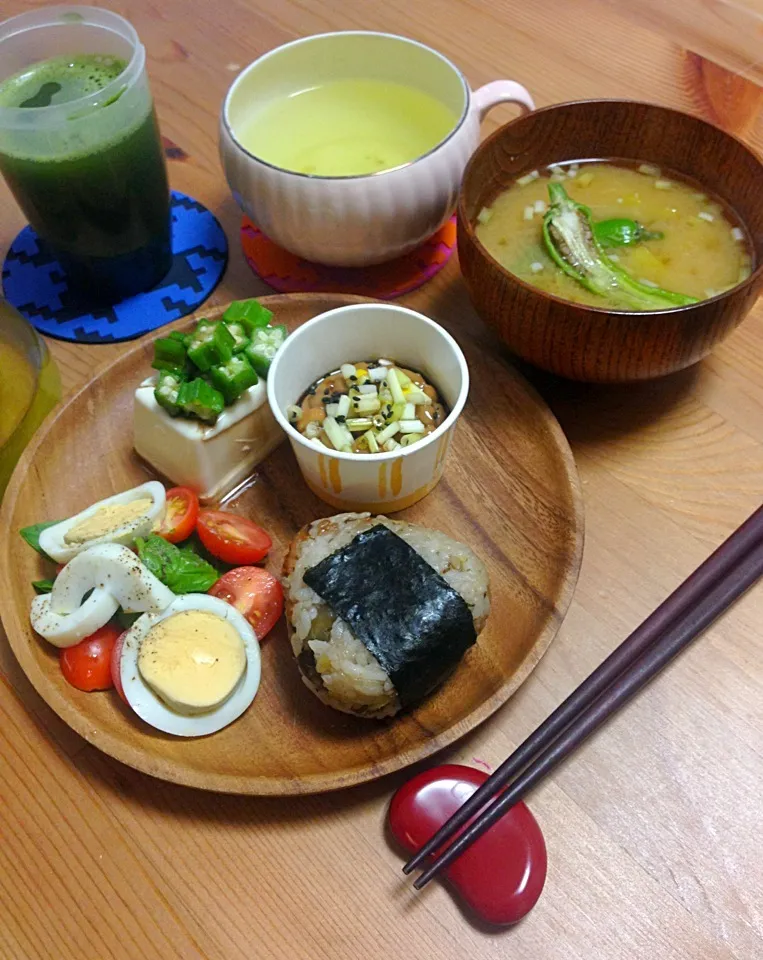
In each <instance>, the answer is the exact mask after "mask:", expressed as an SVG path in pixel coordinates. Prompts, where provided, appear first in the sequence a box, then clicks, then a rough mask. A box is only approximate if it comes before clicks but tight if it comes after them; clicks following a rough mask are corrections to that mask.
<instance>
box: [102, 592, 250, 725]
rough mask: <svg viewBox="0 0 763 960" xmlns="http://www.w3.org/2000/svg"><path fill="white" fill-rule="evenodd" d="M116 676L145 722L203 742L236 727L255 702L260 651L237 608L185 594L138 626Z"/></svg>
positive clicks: (128, 636)
mask: <svg viewBox="0 0 763 960" xmlns="http://www.w3.org/2000/svg"><path fill="white" fill-rule="evenodd" d="M119 671H120V679H121V681H122V688H123V691H124V696H125V699H126V700H127V702H128V703H129V705H130V706H131V707H132V709H133V710H134V711H135V712H136V713H137V714H138V716H139V717H141V719H143V720H145V722H146V723H148V724H150V725H151V726H152V727H156V729H157V730H162V731H163V732H164V733H171V734H174V735H175V736H178V737H203V736H206V735H207V734H210V733H216V732H217V731H218V730H222V728H223V727H227V726H228V724H230V723H233V721H234V720H236V719H238V717H240V716H241V714H242V713H243V712H244V711H245V710H246V709H247V707H249V705H250V704H251V703H252V701H253V700H254V697H255V694H256V693H257V689H258V687H259V685H260V646H259V643H258V642H257V638H256V637H255V635H254V631H253V630H252V628H251V626H250V625H249V623H248V622H247V621H246V619H245V618H244V617H243V616H242V615H241V614H240V613H239V612H238V610H236V609H235V607H232V606H231V605H230V604H228V603H226V602H225V601H224V600H218V599H217V598H216V597H208V596H207V595H206V594H201V593H188V594H185V595H184V596H180V597H177V598H176V599H175V600H173V601H172V603H171V604H170V605H169V606H168V607H167V608H166V609H165V610H163V611H162V612H161V613H159V614H146V615H144V616H142V617H140V619H139V620H136V621H135V623H134V624H133V626H132V627H131V628H130V630H129V631H128V632H127V634H126V635H125V637H124V641H123V645H122V652H121V657H120V661H119Z"/></svg>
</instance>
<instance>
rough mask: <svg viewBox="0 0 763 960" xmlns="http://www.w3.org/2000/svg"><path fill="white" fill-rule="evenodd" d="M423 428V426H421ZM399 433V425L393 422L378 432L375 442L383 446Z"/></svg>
mask: <svg viewBox="0 0 763 960" xmlns="http://www.w3.org/2000/svg"><path fill="white" fill-rule="evenodd" d="M422 426H423V424H422ZM399 431H400V424H399V422H397V421H393V422H392V423H390V424H389V426H386V427H385V428H384V429H383V430H380V431H379V433H378V434H377V435H376V442H377V443H378V444H380V445H382V446H383V445H384V444H385V443H386V442H387V441H388V440H390V439H391V438H392V437H394V436H395V434H396V433H398V432H399Z"/></svg>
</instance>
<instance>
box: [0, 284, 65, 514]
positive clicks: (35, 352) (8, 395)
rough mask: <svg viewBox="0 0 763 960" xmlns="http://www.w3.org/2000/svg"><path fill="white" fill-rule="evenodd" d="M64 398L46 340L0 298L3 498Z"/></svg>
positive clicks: (0, 490)
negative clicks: (31, 444) (19, 463)
mask: <svg viewBox="0 0 763 960" xmlns="http://www.w3.org/2000/svg"><path fill="white" fill-rule="evenodd" d="M60 398H61V381H60V378H59V376H58V370H57V368H56V365H55V363H54V362H53V358H52V357H51V356H50V353H49V352H48V348H47V347H46V346H45V343H44V342H43V340H42V339H41V338H40V337H39V336H38V335H37V333H36V332H35V331H34V329H33V328H32V327H31V326H30V325H29V324H28V323H27V322H26V320H24V318H23V317H22V316H21V314H19V313H17V312H16V310H14V309H13V307H11V306H10V305H9V304H7V303H6V302H5V301H4V300H0V498H2V495H3V493H4V492H5V488H6V486H7V485H8V481H9V479H10V476H11V473H12V472H13V468H14V467H15V466H16V461H17V460H18V458H19V457H20V456H21V453H22V451H23V450H24V447H25V446H26V445H27V444H28V443H29V441H30V440H31V438H32V435H33V434H34V432H35V430H37V428H38V427H39V426H40V424H41V423H42V421H43V420H44V419H45V417H46V416H47V414H48V413H49V412H50V410H52V409H53V407H54V406H55V405H56V403H57V402H58V401H59V399H60Z"/></svg>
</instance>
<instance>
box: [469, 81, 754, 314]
mask: <svg viewBox="0 0 763 960" xmlns="http://www.w3.org/2000/svg"><path fill="white" fill-rule="evenodd" d="M601 104H619V105H620V106H623V107H625V106H639V107H648V108H649V109H651V110H656V111H658V112H660V113H665V114H671V115H673V116H678V117H682V118H685V119H688V120H691V121H692V122H693V123H697V124H699V125H701V126H703V127H706V128H708V129H710V130H713V131H715V132H716V133H720V134H721V135H722V136H724V137H727V138H728V139H729V140H733V141H734V142H735V143H736V144H737V145H738V146H739V147H741V148H742V149H743V150H744V151H746V153H748V154H749V155H750V157H751V159H752V160H754V161H755V162H756V163H757V164H758V167H759V168H760V173H761V178H763V158H761V157H760V156H759V155H758V154H757V153H756V152H755V151H754V150H753V149H752V148H751V147H749V146H748V145H747V144H746V143H744V141H743V140H741V139H740V138H739V137H737V136H736V135H735V134H733V133H729V132H728V131H726V130H722V129H721V128H720V127H717V126H716V125H715V124H713V123H710V122H709V121H708V120H703V119H702V118H701V117H695V116H694V115H693V114H691V113H686V112H685V111H683V110H675V109H674V108H673V107H664V106H662V105H661V104H659V103H650V102H649V101H648V100H625V99H621V98H619V97H597V98H594V99H583V100H565V101H563V102H562V103H552V104H549V105H548V106H547V107H539V108H538V109H537V110H533V111H531V112H530V113H525V114H522V115H521V116H519V117H515V118H514V119H513V120H510V121H509V122H508V123H504V124H503V126H500V127H498V129H497V130H494V131H493V133H491V134H490V136H489V137H487V138H486V139H485V140H483V141H482V143H481V144H480V145H479V146H478V147H477V149H476V150H475V151H474V153H473V154H472V155H471V157H470V158H469V162H468V163H467V165H466V169H465V170H464V175H463V177H462V179H461V189H460V190H459V194H458V206H457V230H458V231H459V232H463V233H464V234H465V235H466V236H467V237H468V239H469V242H470V243H471V244H472V245H473V246H474V247H475V249H476V250H477V252H478V253H479V254H480V256H481V257H482V258H483V259H484V260H486V261H487V262H488V263H489V265H490V267H491V268H493V269H495V270H497V271H498V272H499V273H500V274H502V275H503V277H504V278H505V279H506V280H509V281H512V282H513V283H515V284H517V285H518V286H520V287H522V288H523V289H524V290H525V291H527V292H528V293H533V294H535V295H536V296H538V297H540V298H541V299H543V300H548V301H551V302H552V303H557V304H559V305H560V306H562V307H565V308H567V309H568V310H574V311H575V312H580V313H581V314H585V315H591V314H593V316H594V317H596V318H597V319H599V318H601V322H606V319H607V318H609V317H611V318H613V319H614V320H619V319H621V318H632V317H634V316H638V317H639V318H641V319H651V318H652V317H656V318H659V319H663V318H664V317H665V316H668V317H678V316H682V315H683V314H686V313H691V311H693V310H697V309H698V308H700V307H704V306H706V305H707V304H710V303H719V302H722V301H724V300H726V299H729V298H731V297H735V298H736V297H737V296H738V295H740V294H741V293H743V292H747V290H748V288H750V287H752V286H755V285H758V284H759V283H760V281H761V280H763V257H761V258H760V263H759V264H758V265H757V267H756V268H755V269H754V270H753V271H752V273H751V274H750V275H749V277H747V278H746V279H744V280H742V282H741V283H738V284H737V285H736V286H734V287H732V288H731V289H730V290H725V291H724V292H723V293H719V294H716V296H714V297H708V298H707V299H706V300H700V301H699V302H698V303H689V304H686V305H684V306H681V307H670V308H668V309H666V310H607V309H605V308H604V307H593V306H589V305H588V304H584V303H575V302H574V301H573V300H565V299H564V298H563V297H557V296H556V295H555V294H553V293H549V292H548V291H546V290H541V289H540V288H538V287H534V286H533V285H532V284H531V283H527V281H526V280H523V279H522V278H521V277H518V276H517V275H516V274H514V273H512V272H511V270H507V269H506V267H504V266H503V265H502V264H500V263H499V262H498V261H497V260H496V259H495V257H494V256H493V255H492V254H491V253H490V252H489V251H488V250H487V248H486V247H485V246H484V244H482V242H481V241H480V240H479V239H478V237H477V234H476V232H475V229H474V225H473V224H472V222H471V220H470V219H469V217H468V216H467V215H466V210H465V206H466V184H467V181H468V179H469V177H470V175H471V171H472V168H473V165H475V164H476V162H477V159H478V158H479V157H480V156H482V155H484V154H485V153H487V152H488V150H490V149H492V148H493V146H494V145H495V144H496V143H498V142H499V141H500V140H501V138H502V137H503V136H504V135H505V134H506V131H507V130H508V129H509V127H513V126H515V125H516V124H520V123H522V122H523V121H527V120H529V119H530V118H531V117H534V116H537V115H538V114H539V113H553V112H554V111H556V110H561V109H565V108H567V107H578V106H599V105H601ZM645 162H648V158H647V160H646V161H645ZM519 176H521V173H520V174H519Z"/></svg>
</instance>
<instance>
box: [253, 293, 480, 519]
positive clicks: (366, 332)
mask: <svg viewBox="0 0 763 960" xmlns="http://www.w3.org/2000/svg"><path fill="white" fill-rule="evenodd" d="M380 359H384V360H388V361H391V362H393V363H394V364H395V365H396V366H398V367H401V368H405V369H408V370H411V371H416V372H417V373H420V374H421V375H422V376H423V377H424V379H425V380H426V382H427V383H428V384H430V385H431V386H433V387H434V388H435V390H436V391H437V393H438V394H439V397H440V400H441V401H442V403H443V404H444V406H445V411H446V415H445V418H444V419H443V421H442V422H441V423H440V424H439V426H437V427H436V429H434V430H433V431H432V432H431V433H429V434H427V435H426V436H422V437H421V438H420V439H418V440H417V441H416V442H415V443H412V444H411V445H410V446H401V447H399V448H398V449H395V450H391V451H380V452H378V453H355V452H344V451H338V450H335V449H331V448H330V447H329V446H326V445H325V444H323V443H321V442H319V441H316V440H315V439H309V438H308V437H306V436H305V435H303V434H302V433H301V432H300V431H299V430H298V429H297V428H296V426H294V425H293V424H292V423H291V422H290V421H289V416H288V408H289V407H290V406H292V405H295V404H299V402H300V401H301V399H302V398H303V397H304V395H305V392H306V391H307V390H308V388H309V387H310V386H311V385H312V384H315V383H316V382H317V381H318V380H320V378H322V377H324V376H326V375H327V374H330V373H334V372H335V371H338V370H339V369H340V368H341V366H342V364H346V363H359V362H361V361H367V362H369V363H374V362H376V361H378V360H380ZM468 393H469V369H468V367H467V364H466V359H465V358H464V355H463V353H462V352H461V348H460V347H459V346H458V344H457V343H456V341H455V340H454V339H453V337H452V336H451V335H450V334H449V333H448V332H447V331H446V330H444V329H443V328H442V327H441V326H439V324H437V323H435V322H434V321H433V320H430V319H429V318H428V317H425V316H424V315H423V314H421V313H416V312H415V311H414V310H408V309H407V308H405V307H399V306H395V305H392V304H376V303H364V304H353V305H351V306H346V307H339V308H337V309H335V310H329V311H327V312H326V313H322V314H320V315H319V316H317V317H314V318H313V319H312V320H309V321H308V322H307V323H305V324H304V325H303V326H301V327H300V328H299V329H298V330H296V331H295V332H294V333H293V334H291V336H289V337H288V338H287V340H286V342H285V343H284V345H283V347H281V349H280V350H279V351H278V353H277V354H276V358H275V360H274V361H273V364H272V366H271V368H270V372H269V374H268V401H269V402H270V406H271V409H272V411H273V415H274V416H275V418H276V420H277V421H278V423H279V424H280V426H281V428H282V429H283V430H284V432H285V433H286V435H287V437H288V438H289V442H290V443H291V447H292V450H293V451H294V455H295V456H296V458H297V463H298V464H299V468H300V470H301V472H302V476H303V478H304V480H305V483H306V484H307V485H308V487H309V488H310V489H311V490H312V491H313V493H315V494H316V495H317V496H318V497H320V498H321V499H322V500H324V501H325V502H326V503H328V504H330V505H331V506H332V507H334V508H336V509H337V510H343V511H357V512H362V511H369V512H371V513H395V512H396V511H398V510H404V509H405V508H406V507H410V506H412V505H413V504H414V503H416V502H418V501H419V500H421V499H422V498H423V497H425V496H426V495H427V494H428V493H429V492H430V491H431V490H432V489H433V488H434V487H435V486H436V484H437V483H438V481H439V480H440V478H441V477H442V474H443V470H444V467H445V462H446V460H447V456H448V452H449V450H450V444H451V440H452V438H453V431H454V430H455V427H456V423H457V421H458V418H459V416H460V415H461V411H462V410H463V408H464V404H465V403H466V398H467V395H468Z"/></svg>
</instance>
